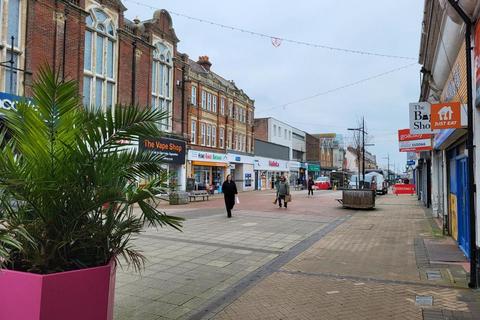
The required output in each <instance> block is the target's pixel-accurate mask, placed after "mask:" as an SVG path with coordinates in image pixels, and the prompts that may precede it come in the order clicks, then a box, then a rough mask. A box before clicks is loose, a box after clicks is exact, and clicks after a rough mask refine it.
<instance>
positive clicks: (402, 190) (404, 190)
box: [393, 183, 415, 195]
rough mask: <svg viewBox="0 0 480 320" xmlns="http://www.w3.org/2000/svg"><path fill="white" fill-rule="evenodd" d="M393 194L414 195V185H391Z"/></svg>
mask: <svg viewBox="0 0 480 320" xmlns="http://www.w3.org/2000/svg"><path fill="white" fill-rule="evenodd" d="M393 194H396V195H399V194H415V185H414V184H401V183H398V184H395V185H393Z"/></svg>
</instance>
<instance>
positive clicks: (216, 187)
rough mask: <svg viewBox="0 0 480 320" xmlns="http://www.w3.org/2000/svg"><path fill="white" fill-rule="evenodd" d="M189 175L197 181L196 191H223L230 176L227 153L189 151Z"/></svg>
mask: <svg viewBox="0 0 480 320" xmlns="http://www.w3.org/2000/svg"><path fill="white" fill-rule="evenodd" d="M187 160H188V163H187V175H188V177H190V178H192V179H194V180H195V187H194V188H195V190H209V191H210V192H212V193H220V192H221V191H222V183H223V182H224V181H225V178H226V176H227V174H228V157H227V155H226V154H225V153H214V152H206V151H197V150H189V151H188V157H187Z"/></svg>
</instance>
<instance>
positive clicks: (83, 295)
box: [0, 262, 116, 320]
mask: <svg viewBox="0 0 480 320" xmlns="http://www.w3.org/2000/svg"><path fill="white" fill-rule="evenodd" d="M115 270H116V266H115V263H114V262H111V263H110V264H108V265H106V266H102V267H96V268H89V269H82V270H76V271H68V272H60V273H54V274H48V275H40V274H34V273H27V272H18V271H11V270H0V305H1V307H0V320H13V319H15V320H66V319H68V320H87V319H88V320H113V300H114V292H115Z"/></svg>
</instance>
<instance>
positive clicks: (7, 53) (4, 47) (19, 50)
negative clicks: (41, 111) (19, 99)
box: [0, 0, 26, 95]
mask: <svg viewBox="0 0 480 320" xmlns="http://www.w3.org/2000/svg"><path fill="white" fill-rule="evenodd" d="M10 1H11V0H10ZM24 9H25V1H23V0H19V3H18V25H17V32H16V33H17V35H18V37H17V39H15V42H14V45H13V60H14V61H15V63H14V65H13V66H14V67H15V68H19V69H22V68H23V67H24V59H23V56H22V55H23V52H24V51H25V41H24V37H23V32H22V31H23V27H24V26H25V19H26V16H25V15H24V11H25V10H24ZM9 12H10V10H9V0H2V1H0V62H7V61H10V57H11V52H12V50H11V48H12V43H11V39H9V37H8V22H9V21H8V18H9V17H8V16H9ZM9 66H10V64H9V63H6V64H5V65H4V66H3V67H0V91H4V92H7V91H8V93H11V94H14V95H22V94H23V88H22V86H21V84H22V83H23V78H24V74H23V72H21V71H19V70H11V69H10V68H9ZM11 73H13V74H14V78H15V80H14V83H13V86H12V87H13V88H15V89H14V90H12V88H9V90H7V87H10V74H11ZM7 84H8V85H7Z"/></svg>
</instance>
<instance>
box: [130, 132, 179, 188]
mask: <svg viewBox="0 0 480 320" xmlns="http://www.w3.org/2000/svg"><path fill="white" fill-rule="evenodd" d="M139 149H140V150H148V151H152V152H155V153H158V154H161V155H162V156H163V160H162V161H163V162H164V163H165V167H164V168H165V169H166V170H167V171H168V173H169V175H170V181H169V187H170V188H171V189H172V190H179V191H185V187H186V167H185V150H186V143H185V141H183V140H180V139H174V138H169V137H161V138H157V139H143V140H140V142H139Z"/></svg>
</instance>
